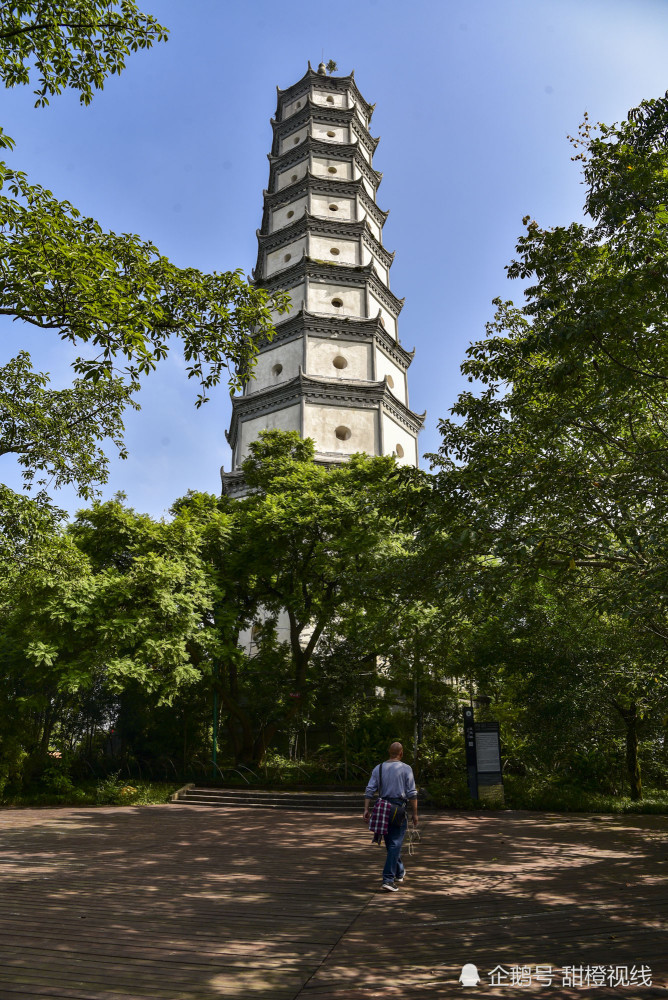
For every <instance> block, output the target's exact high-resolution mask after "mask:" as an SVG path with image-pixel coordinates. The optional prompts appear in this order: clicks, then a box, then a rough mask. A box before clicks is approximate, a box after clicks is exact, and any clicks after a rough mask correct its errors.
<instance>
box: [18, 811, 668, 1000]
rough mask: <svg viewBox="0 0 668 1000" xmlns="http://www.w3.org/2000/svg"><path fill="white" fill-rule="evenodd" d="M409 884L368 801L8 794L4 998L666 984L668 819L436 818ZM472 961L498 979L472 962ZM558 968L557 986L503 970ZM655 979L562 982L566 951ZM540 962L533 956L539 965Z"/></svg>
mask: <svg viewBox="0 0 668 1000" xmlns="http://www.w3.org/2000/svg"><path fill="white" fill-rule="evenodd" d="M421 829H422V840H421V844H420V845H419V847H418V848H417V850H416V853H415V856H414V857H413V858H408V857H406V858H405V860H406V867H407V869H408V874H407V878H406V881H405V883H404V884H403V886H402V887H401V889H400V891H399V892H397V893H394V894H390V893H382V892H380V891H379V886H380V871H381V867H382V855H383V854H384V851H383V852H381V851H380V850H379V849H378V848H374V847H371V846H370V843H369V835H368V832H367V831H366V830H365V828H364V825H363V823H362V822H361V819H359V818H354V817H345V816H343V817H341V816H338V815H328V814H324V813H317V814H304V813H296V814H287V813H285V812H278V813H276V812H270V811H268V810H229V811H225V810H218V809H210V808H207V807H195V806H193V807H190V806H149V807H143V808H128V807H126V808H122V809H115V808H100V809H90V808H89V809H86V808H83V809H49V810H20V811H19V810H17V811H7V810H5V811H2V812H0V859H1V862H2V867H1V869H0V870H1V871H2V880H1V882H0V997H1V998H2V1000H16V998H17V997H22V998H27V1000H37V998H46V997H63V998H65V997H67V998H79V1000H205V998H206V1000H209V998H214V1000H215V998H220V997H230V998H234V1000H237V998H238V1000H244V998H247V997H253V998H263V1000H296V998H299V1000H358V998H359V1000H361V998H364V1000H370V998H373V997H382V998H387V1000H390V998H393V1000H395V998H396V1000H425V998H430V1000H431V998H439V997H454V996H462V995H466V996H494V997H503V996H512V997H517V996H532V997H535V996H536V995H540V996H542V997H554V998H557V997H559V998H575V997H580V998H581V997H583V996H587V997H592V996H596V997H606V998H610V997H615V998H617V1000H629V998H631V1000H632V998H640V997H660V996H666V995H668V935H667V933H666V928H667V924H668V909H667V904H668V885H667V882H666V873H667V872H668V841H667V837H666V834H667V833H668V818H667V817H652V816H646V817H642V816H636V817H625V818H615V819H612V818H604V819H601V818H588V817H585V816H570V817H563V816H557V815H545V814H530V813H523V814H520V813H498V814H494V813H486V814H479V813H476V814H473V813H468V814H464V813H448V814H443V813H441V814H435V815H429V814H426V815H425V816H424V819H423V822H422V827H421ZM469 962H470V963H474V964H475V965H476V966H477V968H478V972H479V974H480V977H481V980H482V982H481V983H480V985H478V986H477V987H475V988H474V987H469V988H464V987H462V986H460V985H459V983H458V977H459V975H460V972H461V968H462V966H463V965H464V964H465V963H469ZM536 965H543V966H551V967H552V968H553V974H554V980H553V983H552V985H551V986H546V985H544V986H541V985H538V984H536V983H535V982H533V981H532V983H531V985H527V986H511V985H509V984H507V985H503V986H496V987H494V986H491V985H490V982H491V980H490V972H491V970H493V969H494V968H495V967H496V966H502V967H503V968H505V969H506V971H508V972H511V966H531V967H532V968H534V967H535V966H536ZM641 965H645V966H649V967H650V968H651V970H652V977H653V983H654V985H653V987H652V988H651V989H647V988H643V987H641V986H637V985H633V984H631V985H629V986H622V985H619V986H617V987H615V988H609V987H594V988H591V987H589V988H586V987H583V988H573V989H570V988H568V987H567V986H562V969H563V967H565V966H584V967H587V966H589V967H593V966H621V967H626V968H628V969H629V970H631V967H633V966H635V967H636V968H637V967H639V966H641ZM532 977H533V973H532Z"/></svg>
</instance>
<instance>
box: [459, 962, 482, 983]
mask: <svg viewBox="0 0 668 1000" xmlns="http://www.w3.org/2000/svg"><path fill="white" fill-rule="evenodd" d="M459 982H460V983H461V984H462V986H477V985H478V983H479V982H480V976H479V975H478V970H477V969H476V967H475V965H473V963H472V962H468V963H467V964H466V965H465V966H464V968H463V969H462V974H461V976H460V977H459Z"/></svg>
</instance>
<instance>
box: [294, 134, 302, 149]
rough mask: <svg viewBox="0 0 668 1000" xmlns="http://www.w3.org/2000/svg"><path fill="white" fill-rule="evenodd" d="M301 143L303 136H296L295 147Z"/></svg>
mask: <svg viewBox="0 0 668 1000" xmlns="http://www.w3.org/2000/svg"><path fill="white" fill-rule="evenodd" d="M299 142H301V136H299V135H296V136H295V141H294V145H295V146H296V145H297V143H299Z"/></svg>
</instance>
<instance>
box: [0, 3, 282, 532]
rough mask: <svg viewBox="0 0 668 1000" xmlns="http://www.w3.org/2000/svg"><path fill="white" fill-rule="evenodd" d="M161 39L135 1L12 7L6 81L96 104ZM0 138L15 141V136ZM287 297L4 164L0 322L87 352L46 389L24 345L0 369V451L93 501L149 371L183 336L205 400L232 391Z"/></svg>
mask: <svg viewBox="0 0 668 1000" xmlns="http://www.w3.org/2000/svg"><path fill="white" fill-rule="evenodd" d="M166 38H167V31H166V29H165V28H163V27H162V26H161V25H160V24H158V22H157V21H156V20H155V18H153V17H152V16H150V15H148V14H144V13H142V12H141V11H139V9H138V8H137V6H136V5H135V4H134V3H132V2H130V0H69V2H67V3H49V4H45V3H41V2H38V0H35V2H25V3H19V4H4V5H1V6H0V79H2V81H3V82H4V83H5V85H6V86H10V87H11V86H16V85H31V84H33V83H34V82H37V89H36V91H35V93H36V96H37V101H36V103H37V104H38V105H45V104H48V101H49V98H50V97H52V96H53V95H56V94H59V93H60V92H61V91H62V90H63V89H65V88H72V89H74V90H76V91H78V93H79V96H80V100H81V101H82V103H83V104H89V103H90V101H91V100H92V98H93V95H94V91H95V90H97V89H100V88H101V87H102V86H103V85H104V82H105V80H106V79H107V77H108V76H109V75H112V74H118V73H120V72H121V71H122V69H123V67H124V65H125V58H126V56H128V55H129V54H130V53H131V52H133V51H136V50H137V49H140V48H149V47H150V46H151V45H152V44H153V43H154V42H157V41H164V40H166ZM35 77H36V81H35V79H34V78H35ZM0 136H1V138H0V145H3V146H4V147H5V148H6V149H11V148H12V147H13V145H14V143H13V141H12V140H11V139H10V138H9V137H8V136H7V135H6V134H4V133H0ZM286 301H287V296H286V295H285V294H284V293H280V292H277V293H276V294H275V295H272V294H269V293H268V292H267V291H265V290H263V289H260V288H256V287H254V286H253V285H252V284H251V283H250V282H249V281H248V280H247V279H246V278H244V276H243V275H242V273H241V272H240V271H234V272H222V273H217V272H213V273H211V274H205V273H203V272H201V271H199V270H198V269H196V268H192V267H186V268H180V267H177V266H176V265H174V264H172V263H171V262H170V261H169V260H168V259H167V258H166V257H164V256H163V255H162V254H160V252H159V251H158V249H157V248H156V247H155V246H154V245H153V244H152V243H150V242H147V241H144V240H141V239H140V238H139V237H138V236H136V235H132V234H128V233H124V234H120V235H119V234H117V233H114V232H108V231H105V230H104V229H103V228H102V227H101V226H100V225H99V224H98V223H97V222H96V221H95V220H94V219H91V218H87V217H84V216H82V215H81V214H80V212H79V211H78V210H77V209H76V208H75V207H74V206H73V205H72V204H71V203H70V202H69V201H67V200H62V199H59V198H57V197H56V196H55V195H54V194H53V193H52V192H51V191H49V190H48V188H46V187H44V186H43V185H42V184H40V183H33V182H31V181H30V180H29V179H28V178H27V177H26V175H25V173H23V172H21V171H20V170H18V169H16V168H15V167H14V166H13V165H11V164H10V163H9V162H4V163H0V316H7V317H9V318H11V319H12V320H13V321H15V322H18V323H27V324H29V325H31V326H34V327H37V328H39V329H42V330H44V331H51V332H52V333H55V334H56V335H57V336H59V337H60V339H61V340H64V341H69V342H71V343H72V344H75V345H76V346H77V347H81V348H82V354H81V356H79V357H78V358H77V359H76V361H75V362H74V364H73V368H74V372H75V375H76V376H77V378H76V379H75V380H74V382H73V384H72V385H71V387H70V388H68V389H66V390H51V389H49V388H48V375H47V374H45V373H41V372H37V371H34V370H33V369H32V366H31V360H30V357H29V355H28V354H27V353H25V352H22V353H21V354H20V355H19V356H17V357H15V358H13V359H12V360H11V361H10V362H9V363H8V364H7V365H6V366H5V367H4V368H3V369H2V370H1V375H2V383H1V384H0V414H1V423H0V432H1V433H2V437H1V438H0V454H5V455H7V454H10V453H13V454H17V455H19V456H20V462H21V464H22V465H23V466H24V469H25V479H26V483H27V486H28V487H30V485H31V483H32V481H33V479H34V476H35V474H36V473H37V472H40V471H43V472H46V473H47V476H49V475H50V477H51V480H50V482H49V484H48V485H49V487H50V488H53V487H55V488H57V487H58V486H60V485H62V484H64V483H66V482H69V483H73V484H74V485H76V486H77V487H78V490H79V493H80V495H81V496H83V497H88V496H90V495H91V492H92V491H93V490H94V489H95V488H96V486H97V484H98V483H100V482H104V481H105V477H106V469H107V462H106V458H105V457H104V453H103V451H102V447H101V446H102V442H103V441H104V440H105V439H107V438H110V439H111V440H112V442H114V443H115V444H116V445H117V447H118V449H119V454H120V455H121V457H124V456H125V454H126V452H125V449H124V446H123V443H122V434H123V423H122V413H123V409H124V407H125V406H127V405H129V404H130V405H135V406H136V405H137V404H136V401H135V400H134V397H133V393H135V392H136V390H137V389H138V388H139V385H140V380H141V377H142V376H143V375H146V374H148V373H150V372H151V371H152V370H153V369H154V368H155V367H156V365H157V364H159V363H160V362H161V361H162V360H163V359H164V358H165V357H166V356H167V354H168V352H169V350H171V349H173V347H174V345H175V343H177V342H180V344H181V348H182V352H183V357H184V360H185V362H186V369H187V375H188V377H189V378H193V379H195V380H196V382H197V383H198V384H199V387H200V390H199V394H198V396H197V399H196V405H197V406H200V405H201V404H202V403H203V402H205V401H206V400H207V398H208V395H207V394H208V392H209V391H210V390H211V389H212V388H213V387H215V386H217V385H218V384H219V383H220V381H221V379H222V378H223V377H226V379H227V382H228V384H229V386H230V389H235V388H239V387H240V386H242V385H243V384H244V382H245V381H246V379H248V378H249V377H250V375H251V374H252V371H253V366H254V363H255V358H256V355H257V351H258V345H259V343H260V342H262V341H263V340H265V339H267V338H270V337H271V336H272V335H273V321H272V316H273V315H274V314H275V312H278V313H280V312H281V311H282V310H283V309H284V308H285V304H286ZM17 386H18V387H19V389H18V391H19V395H18V398H14V397H13V395H12V393H13V390H14V389H15V388H16V387H17ZM59 436H62V437H63V449H62V454H61V455H60V456H57V455H56V449H57V447H58V445H57V443H56V442H57V440H58V437H59ZM42 486H43V488H45V487H46V483H44V482H43V483H42ZM44 499H46V495H45V494H44ZM5 516H8V515H5Z"/></svg>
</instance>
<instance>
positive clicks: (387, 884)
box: [383, 882, 399, 892]
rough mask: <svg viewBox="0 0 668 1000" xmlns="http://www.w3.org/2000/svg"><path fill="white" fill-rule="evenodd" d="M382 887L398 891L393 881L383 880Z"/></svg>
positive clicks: (389, 890) (390, 890)
mask: <svg viewBox="0 0 668 1000" xmlns="http://www.w3.org/2000/svg"><path fill="white" fill-rule="evenodd" d="M383 889H387V891H388V892H399V890H398V889H397V887H396V885H395V884H394V882H383Z"/></svg>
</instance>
